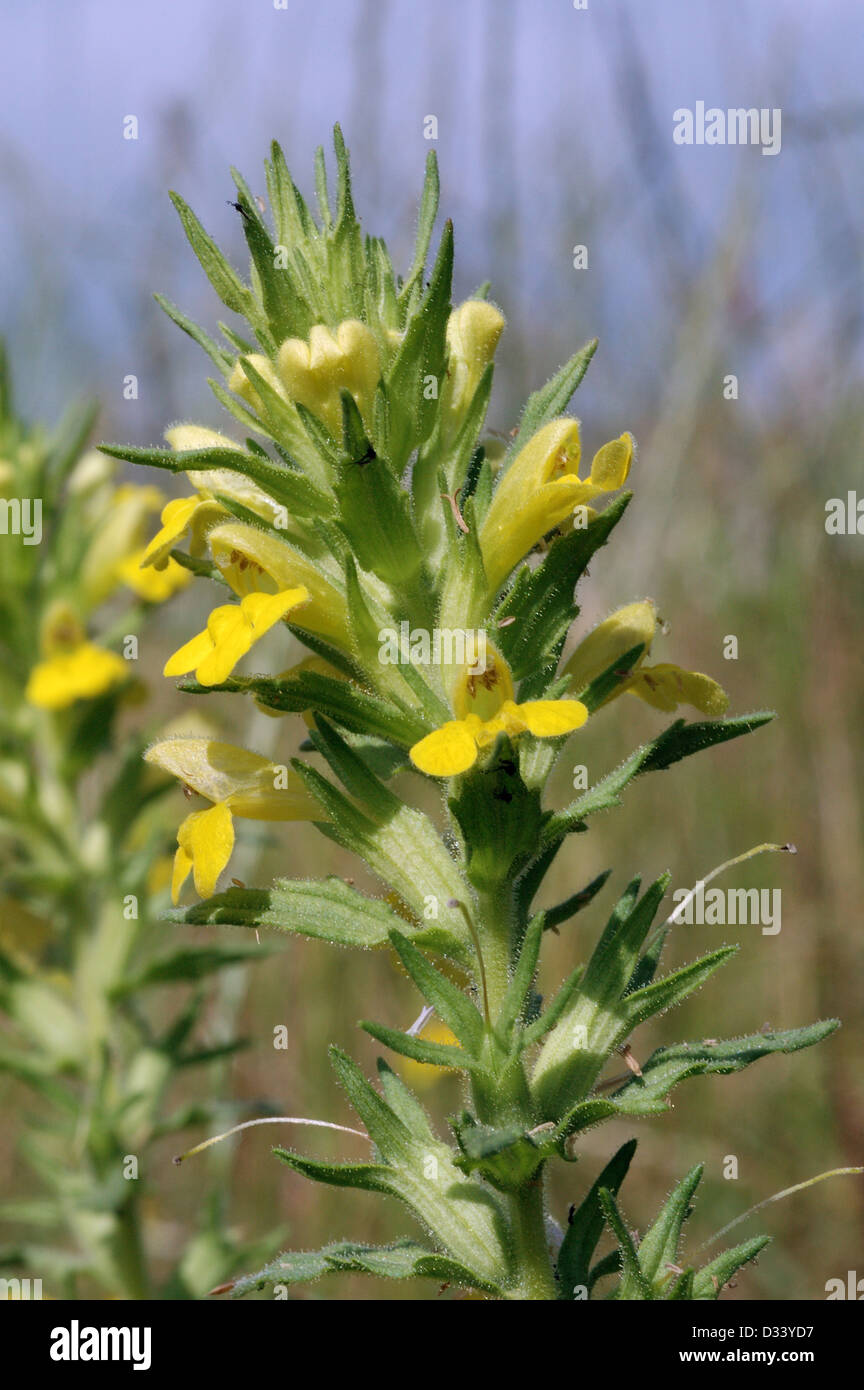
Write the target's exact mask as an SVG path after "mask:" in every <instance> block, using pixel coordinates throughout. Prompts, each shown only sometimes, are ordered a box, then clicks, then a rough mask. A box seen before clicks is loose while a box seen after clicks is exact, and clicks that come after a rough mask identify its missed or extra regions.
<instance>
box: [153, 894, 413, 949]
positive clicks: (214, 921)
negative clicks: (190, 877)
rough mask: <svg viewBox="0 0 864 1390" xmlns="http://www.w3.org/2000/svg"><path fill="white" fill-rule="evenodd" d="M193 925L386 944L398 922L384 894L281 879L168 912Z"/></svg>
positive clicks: (171, 918) (172, 918)
mask: <svg viewBox="0 0 864 1390" xmlns="http://www.w3.org/2000/svg"><path fill="white" fill-rule="evenodd" d="M166 916H167V918H168V920H169V921H174V922H188V923H190V924H193V925H195V926H200V925H212V926H223V925H224V926H232V927H256V928H257V927H272V928H273V929H274V930H276V931H286V932H294V933H297V934H298V935H301V936H311V937H316V938H317V939H319V940H321V941H332V942H333V943H334V945H336V946H361V947H364V948H368V947H370V946H385V945H387V943H388V941H389V937H390V932H391V931H392V929H393V927H394V926H395V925H396V924H397V923H398V924H399V925H400V926H402V927H405V926H406V924H405V923H404V922H402V920H401V919H400V918H399V917H397V916H396V913H395V912H393V911H392V909H391V908H389V907H388V906H387V904H386V903H384V902H382V901H381V899H380V898H367V897H365V896H364V894H363V893H360V892H358V891H357V889H356V888H352V887H350V886H349V885H348V884H347V883H345V882H344V881H343V880H342V879H341V878H328V879H320V880H318V881H316V880H314V879H279V880H278V881H277V882H276V883H275V884H274V885H273V887H272V888H268V889H250V888H231V889H229V890H228V892H227V893H218V894H217V895H216V896H215V897H212V898H207V899H205V901H204V902H200V903H194V904H193V906H191V907H178V908H174V909H173V910H172V911H169V912H167V913H166Z"/></svg>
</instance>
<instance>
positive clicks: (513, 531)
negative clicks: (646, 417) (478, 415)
mask: <svg viewBox="0 0 864 1390" xmlns="http://www.w3.org/2000/svg"><path fill="white" fill-rule="evenodd" d="M632 455H633V440H632V438H631V436H630V435H629V434H624V435H622V436H621V438H620V439H617V440H613V441H612V442H611V443H610V444H606V445H604V446H603V448H602V449H600V450H599V451H598V452H597V454H595V456H594V460H593V462H592V465H591V474H590V476H589V477H588V478H587V479H584V480H583V479H581V478H580V477H579V472H578V469H579V460H580V457H581V445H580V442H579V422H578V420H572V419H567V418H564V419H561V420H552V421H551V422H550V423H549V424H548V425H544V426H543V428H542V429H541V430H538V432H537V434H535V435H534V437H533V438H532V439H530V440H529V441H528V443H527V444H526V445H525V447H524V448H523V449H521V450H520V451H519V453H518V454H517V455H516V458H515V459H514V460H513V463H512V464H511V465H510V467H509V468H508V469H507V471H506V472H505V473H504V475H503V476H502V478H501V480H500V482H499V484H498V486H497V488H496V489H495V493H494V496H493V498H492V504H491V506H490V508H489V511H488V512H487V514H486V519H485V521H484V523H483V526H482V528H481V531H480V547H481V550H482V553H483V563H484V566H485V569H486V575H487V578H488V580H489V583H490V586H491V587H492V588H493V589H497V588H499V587H500V585H501V583H502V582H503V580H504V579H506V578H507V575H508V574H509V573H510V571H511V570H512V569H513V568H514V566H515V565H517V564H518V563H519V561H520V560H521V559H522V558H523V557H524V556H525V555H527V554H528V552H529V551H530V550H532V549H533V547H534V546H535V545H536V544H537V542H538V541H539V540H541V539H542V537H543V536H545V535H546V534H547V532H549V531H552V530H554V529H555V528H556V527H558V526H560V525H562V524H563V523H565V522H568V521H569V520H570V519H571V518H572V517H573V514H574V512H575V510H576V508H577V507H584V506H585V505H586V504H587V503H589V502H591V501H593V499H594V498H595V497H597V496H599V495H600V494H601V493H603V492H611V491H614V490H615V489H616V488H619V487H621V486H622V485H623V483H624V481H625V480H626V478H627V474H628V472H629V469H630V461H631V459H632Z"/></svg>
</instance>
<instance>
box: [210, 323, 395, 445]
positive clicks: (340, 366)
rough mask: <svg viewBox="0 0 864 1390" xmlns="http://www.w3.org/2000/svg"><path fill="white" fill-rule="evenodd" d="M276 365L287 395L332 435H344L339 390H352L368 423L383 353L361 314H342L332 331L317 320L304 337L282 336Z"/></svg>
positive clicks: (337, 436)
mask: <svg viewBox="0 0 864 1390" xmlns="http://www.w3.org/2000/svg"><path fill="white" fill-rule="evenodd" d="M276 365H277V369H278V372H279V376H280V377H281V379H282V381H283V383H284V386H285V389H286V390H287V392H288V395H289V397H290V398H291V400H292V401H299V403H300V404H301V405H305V406H306V408H307V409H308V410H311V411H312V413H313V414H314V415H317V417H318V419H319V420H321V421H323V423H324V424H325V425H326V426H327V428H328V430H329V431H330V433H331V434H332V435H333V436H334V437H335V438H337V439H341V437H342V403H341V401H340V399H339V392H340V390H343V391H348V392H350V394H351V395H352V396H353V397H354V400H355V401H356V402H357V408H358V409H359V411H360V414H361V415H362V417H363V419H364V421H365V422H366V424H367V426H368V425H369V423H370V421H371V414H372V402H373V399H374V396H375V391H376V389H377V386H378V382H379V381H380V379H381V359H380V356H379V352H378V343H377V341H376V339H375V335H374V334H373V333H372V331H371V329H369V328H367V327H366V324H365V323H361V322H360V320H359V319H345V321H344V322H343V323H340V324H339V327H338V328H337V329H336V332H335V333H332V332H331V331H330V329H329V328H325V327H324V325H323V324H316V325H315V327H314V328H313V329H312V331H311V332H310V334H309V341H308V343H307V342H304V341H303V339H302V338H286V340H285V342H284V343H283V344H282V346H281V347H280V349H279V354H278V357H277V359H276ZM232 380H233V378H232Z"/></svg>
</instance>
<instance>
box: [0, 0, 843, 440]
mask: <svg viewBox="0 0 864 1390" xmlns="http://www.w3.org/2000/svg"><path fill="white" fill-rule="evenodd" d="M856 11H857V13H856ZM0 24H2V31H3V39H4V42H3V44H2V50H3V57H2V81H0V92H2V97H0V167H2V171H3V174H4V180H3V181H4V190H5V191H4V216H3V219H2V225H0V254H2V256H3V262H4V267H5V268H6V272H7V273H6V275H5V276H4V283H5V288H4V295H3V300H2V305H0V329H2V331H3V333H4V334H5V335H6V336H7V337H8V338H9V340H10V346H11V349H12V354H13V358H14V359H15V360H16V361H17V364H18V371H17V376H18V379H19V395H20V396H21V397H22V399H23V401H24V403H25V405H26V407H27V408H28V410H30V411H31V412H34V411H36V412H39V413H48V414H50V413H52V412H55V411H56V410H57V409H58V408H59V407H60V405H62V404H63V403H64V401H66V400H68V399H69V398H70V397H72V396H74V395H76V394H78V393H80V392H82V391H91V392H96V393H98V394H99V395H100V396H101V397H102V398H103V399H104V402H105V407H104V408H105V417H106V419H107V420H108V421H110V422H112V423H113V422H114V421H115V420H117V419H118V417H119V418H120V419H125V421H126V423H127V426H128V428H127V433H129V434H130V435H131V436H134V437H136V438H139V439H142V440H143V439H147V440H152V438H153V432H154V430H155V429H156V428H157V423H156V422H157V421H161V420H162V419H163V417H164V414H165V410H166V408H168V410H169V412H170V409H172V408H174V407H175V402H177V404H176V408H178V409H179V408H180V406H179V400H180V399H181V398H182V399H183V400H184V403H185V401H186V400H188V399H189V393H191V397H192V399H193V400H194V403H195V404H196V405H200V409H201V410H204V409H205V408H206V409H207V410H210V411H211V414H212V409H211V407H210V406H208V405H207V401H208V399H209V398H208V396H207V394H206V388H204V387H203V386H202V382H203V376H204V372H203V370H202V362H201V360H200V359H199V358H198V355H197V350H196V349H195V348H194V347H193V346H192V345H191V344H188V343H187V342H186V341H185V340H184V339H183V338H182V337H181V336H180V335H179V334H178V333H177V331H176V330H175V329H172V328H171V326H170V325H169V324H168V323H167V321H163V320H162V316H161V315H160V313H159V311H158V310H157V309H156V308H155V306H154V305H153V303H152V299H151V297H150V295H151V291H152V290H153V289H157V288H158V289H161V290H163V291H164V292H166V293H167V294H168V295H169V296H170V297H172V298H174V299H176V300H177V301H178V302H180V303H181V304H182V305H183V306H184V307H185V308H186V309H187V310H189V311H191V312H192V313H193V314H197V315H200V316H201V317H202V318H203V319H205V320H206V321H207V323H208V324H212V323H213V322H214V321H215V318H216V306H215V303H214V300H213V298H212V296H211V295H210V293H209V290H208V288H207V286H206V285H205V283H204V282H203V277H201V276H200V274H199V273H198V271H197V268H196V266H195V263H194V260H193V258H192V256H191V254H190V253H188V251H187V248H186V247H185V243H184V241H183V239H182V236H181V234H180V231H179V228H178V226H177V224H176V220H175V216H174V213H173V211H172V209H171V207H170V204H169V202H168V199H167V193H166V190H167V187H168V186H174V187H177V188H178V189H180V190H181V191H182V192H183V194H184V196H186V198H187V199H188V201H189V202H191V203H192V205H193V206H194V207H195V208H196V210H197V211H198V212H199V215H200V216H201V217H202V220H203V221H204V222H205V225H206V226H207V227H208V228H209V229H210V230H211V231H212V233H213V234H214V235H215V236H216V238H217V239H218V240H219V241H220V242H222V243H223V244H225V245H226V246H227V247H228V248H229V249H230V250H231V252H232V253H233V254H234V255H235V257H236V258H237V260H238V263H242V252H241V236H240V229H239V227H238V226H237V224H236V214H235V213H234V212H233V211H232V210H231V209H230V208H229V207H228V206H227V204H226V199H227V198H228V197H230V194H231V183H230V179H229V177H228V166H229V165H230V164H232V163H233V164H236V165H238V166H239V167H240V168H241V169H242V170H243V171H244V173H246V175H247V177H248V178H249V179H250V182H251V183H252V185H253V187H256V188H257V187H259V186H260V185H262V184H263V178H262V177H261V176H260V170H261V161H262V159H263V157H264V155H265V153H266V150H267V146H268V142H269V140H270V138H271V137H272V136H273V135H276V136H277V137H278V138H279V139H280V141H281V142H282V144H283V146H284V148H285V150H286V154H287V156H288V159H289V163H290V164H291V166H292V168H293V169H294V171H295V176H296V177H297V178H298V181H299V182H300V183H301V185H302V186H304V187H306V188H308V186H309V182H310V180H309V172H310V169H311V157H312V151H313V148H314V146H315V144H317V143H318V142H320V141H322V140H326V139H327V137H328V132H329V129H330V127H331V125H332V123H333V121H334V120H336V119H338V120H339V121H341V122H342V123H343V126H344V129H345V132H346V137H347V138H348V140H349V144H350V145H351V146H352V148H353V150H354V156H355V166H356V183H357V192H358V203H359V206H360V209H361V211H362V212H363V214H364V221H365V224H366V226H367V227H368V228H370V229H374V230H375V231H376V232H383V234H384V235H385V236H387V238H388V240H389V241H390V242H391V244H392V247H393V249H394V251H395V253H396V255H397V258H399V259H403V260H404V258H405V257H406V256H407V253H408V245H409V242H410V237H411V234H412V230H413V217H414V209H415V204H416V197H417V191H418V188H419V182H420V178H421V173H422V165H423V160H424V157H425V154H426V151H427V149H428V147H429V146H428V144H427V142H426V141H425V140H424V139H423V118H424V116H425V115H427V114H430V113H433V114H436V115H437V116H438V120H439V138H438V140H437V142H436V148H437V151H438V155H439V159H440V161H441V168H442V179H443V206H444V209H445V211H446V212H447V213H448V214H450V215H452V216H453V217H454V219H455V222H456V230H457V255H458V258H459V259H458V262H457V263H458V266H459V270H458V284H457V289H458V291H459V292H460V293H468V292H470V291H471V289H472V288H473V287H474V285H475V284H476V283H477V281H478V280H480V279H483V278H486V277H487V276H489V277H490V278H491V279H492V280H493V294H494V295H495V297H496V298H497V299H498V302H499V303H501V305H502V307H503V308H504V310H505V312H506V313H507V314H508V317H509V318H510V319H511V322H512V323H513V324H514V327H517V328H518V329H519V330H520V331H519V333H518V335H517V334H515V333H514V335H513V352H512V359H511V360H510V361H509V369H510V371H511V377H512V379H513V380H514V381H517V382H520V383H521V382H522V380H529V379H532V380H533V379H534V378H535V377H537V376H539V375H542V374H546V373H548V371H549V370H551V369H552V368H553V367H554V366H555V365H556V364H557V362H558V361H559V360H560V359H561V357H562V356H563V355H564V354H565V353H566V352H567V351H568V350H570V349H571V348H572V347H574V346H578V344H579V343H581V342H582V341H584V340H585V338H587V337H588V336H591V335H592V334H593V333H595V332H596V333H598V334H599V335H600V336H601V340H602V342H603V344H604V351H606V353H607V359H606V361H607V363H608V372H607V373H606V375H604V374H603V372H601V373H599V380H598V382H597V390H598V393H599V398H600V400H601V401H603V400H604V399H605V400H607V401H609V400H610V399H611V396H612V394H613V391H617V390H619V389H620V384H621V382H622V380H623V381H624V383H625V385H626V386H627V389H628V390H636V391H637V392H638V391H639V390H641V391H642V392H644V393H645V400H644V402H643V404H644V405H647V404H648V397H649V395H650V391H651V389H652V372H653V371H656V364H657V362H658V360H659V358H660V357H662V352H663V350H664V348H665V345H666V344H667V342H668V341H669V340H670V337H671V336H674V334H675V332H676V329H677V320H676V315H678V314H679V312H680V306H679V305H678V303H677V301H676V295H677V293H678V290H679V287H680V286H681V285H686V284H688V283H689V282H690V281H691V280H693V279H695V278H697V277H698V276H699V274H700V273H701V272H702V271H703V270H704V268H705V267H706V266H707V265H709V264H710V263H711V262H712V259H713V257H714V256H715V255H716V252H717V248H718V245H720V244H721V243H722V241H723V239H724V238H725V237H727V236H728V235H730V233H731V228H730V220H733V219H740V218H741V217H742V216H743V215H744V212H742V209H745V210H746V216H747V217H748V219H749V223H748V230H747V234H746V245H745V248H744V250H743V253H742V261H741V277H740V286H739V288H740V294H741V297H742V303H743V304H744V309H743V310H742V314H743V318H742V324H743V328H742V331H741V340H742V345H741V349H740V350H741V351H742V352H743V351H745V350H746V336H747V335H746V324H747V317H748V308H747V306H748V305H757V306H759V308H760V311H762V312H763V313H767V314H768V317H769V322H776V324H777V326H778V340H777V341H774V337H773V335H772V334H771V333H770V332H769V335H768V341H767V343H766V342H765V340H764V336H763V339H762V342H761V345H760V351H761V353H762V357H763V362H762V366H761V368H760V378H759V379H760V382H761V387H760V389H761V391H762V392H763V393H764V392H767V393H768V394H769V396H770V394H771V392H772V391H786V392H788V391H790V390H792V389H793V388H794V368H793V376H792V378H791V385H790V378H789V368H788V366H783V365H782V364H783V361H784V356H785V358H788V356H789V354H790V353H791V354H792V356H793V361H794V360H795V354H797V353H798V352H799V351H801V352H802V353H803V352H804V351H805V349H806V350H811V351H812V346H813V342H814V341H816V342H817V343H818V340H819V335H820V334H829V333H834V334H836V324H835V315H836V312H837V309H838V304H837V301H839V302H840V303H841V304H846V303H847V300H850V299H851V297H853V296H854V297H855V298H856V299H857V296H858V288H857V287H858V284H859V283H860V255H861V245H860V240H859V241H858V243H857V244H853V243H855V239H856V237H857V238H860V236H861V232H860V227H858V226H857V223H856V218H857V212H858V209H859V208H860V206H861V202H862V198H861V194H862V189H861V178H862V168H864V160H862V153H864V151H862V135H864V104H862V102H861V99H860V72H859V69H860V61H859V59H860V10H858V7H857V6H856V4H855V3H853V0H848V3H847V0H831V2H830V3H821V4H820V5H818V6H817V5H813V4H810V3H806V0H758V2H757V0H728V3H724V4H723V5H718V4H717V3H716V0H658V2H655V3H645V0H617V2H616V0H611V3H601V0H589V8H588V9H587V10H586V11H576V10H574V9H573V6H572V3H571V0H539V3H538V0H533V2H532V0H512V3H504V0H438V3H436V4H434V5H433V4H414V3H409V2H408V0H315V3H311V0H288V7H287V9H285V10H277V9H275V8H274V4H273V0H174V3H168V2H167V0H156V3H153V2H152V0H150V2H149V3H144V2H143V0H138V3H135V2H134V0H126V3H120V4H118V3H116V0H114V2H113V3H112V0H67V3H64V4H63V5H57V4H55V3H49V0H31V3H29V4H28V5H27V6H21V7H13V6H12V5H7V6H6V7H5V12H4V13H3V16H2V20H0ZM699 100H703V101H705V102H706V103H707V104H709V105H717V106H720V107H723V108H726V107H733V106H748V107H749V106H757V107H763V106H770V107H773V106H780V107H782V109H783V121H784V126H783V149H782V152H781V154H780V155H779V156H778V157H776V158H773V159H772V158H764V157H762V156H761V155H760V153H759V151H758V150H756V149H740V148H738V149H736V148H713V149H708V148H701V149H700V148H681V147H677V146H675V145H674V144H673V142H672V113H673V111H674V110H675V109H677V108H678V107H682V106H687V107H693V106H695V104H696V102H697V101H699ZM129 114H134V115H136V116H137V117H138V121H139V139H138V140H137V141H126V140H124V139H123V138H122V121H123V117H124V116H126V115H129ZM825 130H828V131H830V138H828V139H826V138H825V136H824V132H825ZM578 243H587V244H588V246H589V270H588V271H587V272H575V271H574V270H573V268H572V264H571V248H572V246H573V245H575V244H578ZM857 315H858V311H857V310H856V311H855V312H854V313H852V314H851V317H852V319H854V320H855V322H852V323H851V324H850V326H849V329H848V331H849V335H850V353H849V360H850V363H854V364H855V369H856V370H857V368H858V359H859V354H860V336H859V333H858V323H857ZM772 316H773V317H772ZM781 329H782V341H780V337H781ZM799 343H800V348H799V346H798V345H799ZM808 345H809V346H808ZM772 354H776V355H777V362H776V363H775V362H774V360H773V356H772ZM507 365H508V364H507V362H506V361H505V368H506V367H507ZM781 368H782V369H781ZM129 372H135V373H136V374H137V375H139V378H140V380H141V399H140V401H139V402H138V406H137V409H136V411H135V412H134V414H135V418H134V419H132V418H131V417H130V415H129V412H128V411H127V413H126V416H125V417H124V416H123V413H122V412H123V410H124V403H123V401H122V398H121V383H122V379H123V377H124V376H125V375H126V374H127V373H129ZM772 373H773V375H772ZM778 373H779V375H778ZM631 378H632V380H631ZM166 397H167V400H166Z"/></svg>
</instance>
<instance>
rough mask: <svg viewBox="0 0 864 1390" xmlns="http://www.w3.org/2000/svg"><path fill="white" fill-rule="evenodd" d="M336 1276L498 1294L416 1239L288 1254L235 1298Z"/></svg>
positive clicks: (240, 1286) (238, 1289) (247, 1280)
mask: <svg viewBox="0 0 864 1390" xmlns="http://www.w3.org/2000/svg"><path fill="white" fill-rule="evenodd" d="M334 1271H338V1272H340V1273H349V1274H373V1275H376V1276H377V1277H378V1278H380V1279H435V1280H437V1281H438V1282H439V1283H447V1284H457V1285H460V1286H463V1287H467V1288H477V1287H483V1288H484V1289H485V1290H486V1291H488V1292H492V1293H497V1292H498V1290H497V1289H495V1288H494V1286H491V1285H478V1282H477V1279H476V1276H475V1275H473V1274H472V1273H471V1271H470V1270H468V1269H466V1268H465V1266H464V1265H460V1264H459V1263H458V1262H457V1261H456V1260H451V1259H449V1258H448V1257H447V1256H445V1255H439V1254H436V1252H435V1251H433V1250H427V1249H426V1248H425V1246H422V1245H419V1244H418V1243H417V1241H414V1240H400V1241H396V1242H394V1243H393V1244H392V1245H358V1244H355V1243H354V1242H353V1241H340V1242H338V1243H336V1244H333V1245H325V1246H324V1249H323V1250H315V1251H311V1250H309V1251H294V1250H291V1251H286V1252H285V1254H283V1255H279V1256H278V1257H277V1259H275V1260H272V1261H271V1262H270V1264H267V1265H265V1266H264V1268H263V1269H259V1270H258V1272H257V1274H246V1275H244V1276H243V1277H242V1278H241V1279H236V1280H235V1281H234V1284H233V1285H232V1287H231V1296H232V1298H242V1297H243V1295H244V1294H247V1293H252V1292H254V1291H255V1290H258V1289H264V1288H267V1287H268V1286H272V1285H276V1284H300V1283H308V1282H309V1281H311V1280H314V1279H318V1278H320V1277H321V1275H322V1274H328V1273H331V1272H334Z"/></svg>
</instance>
